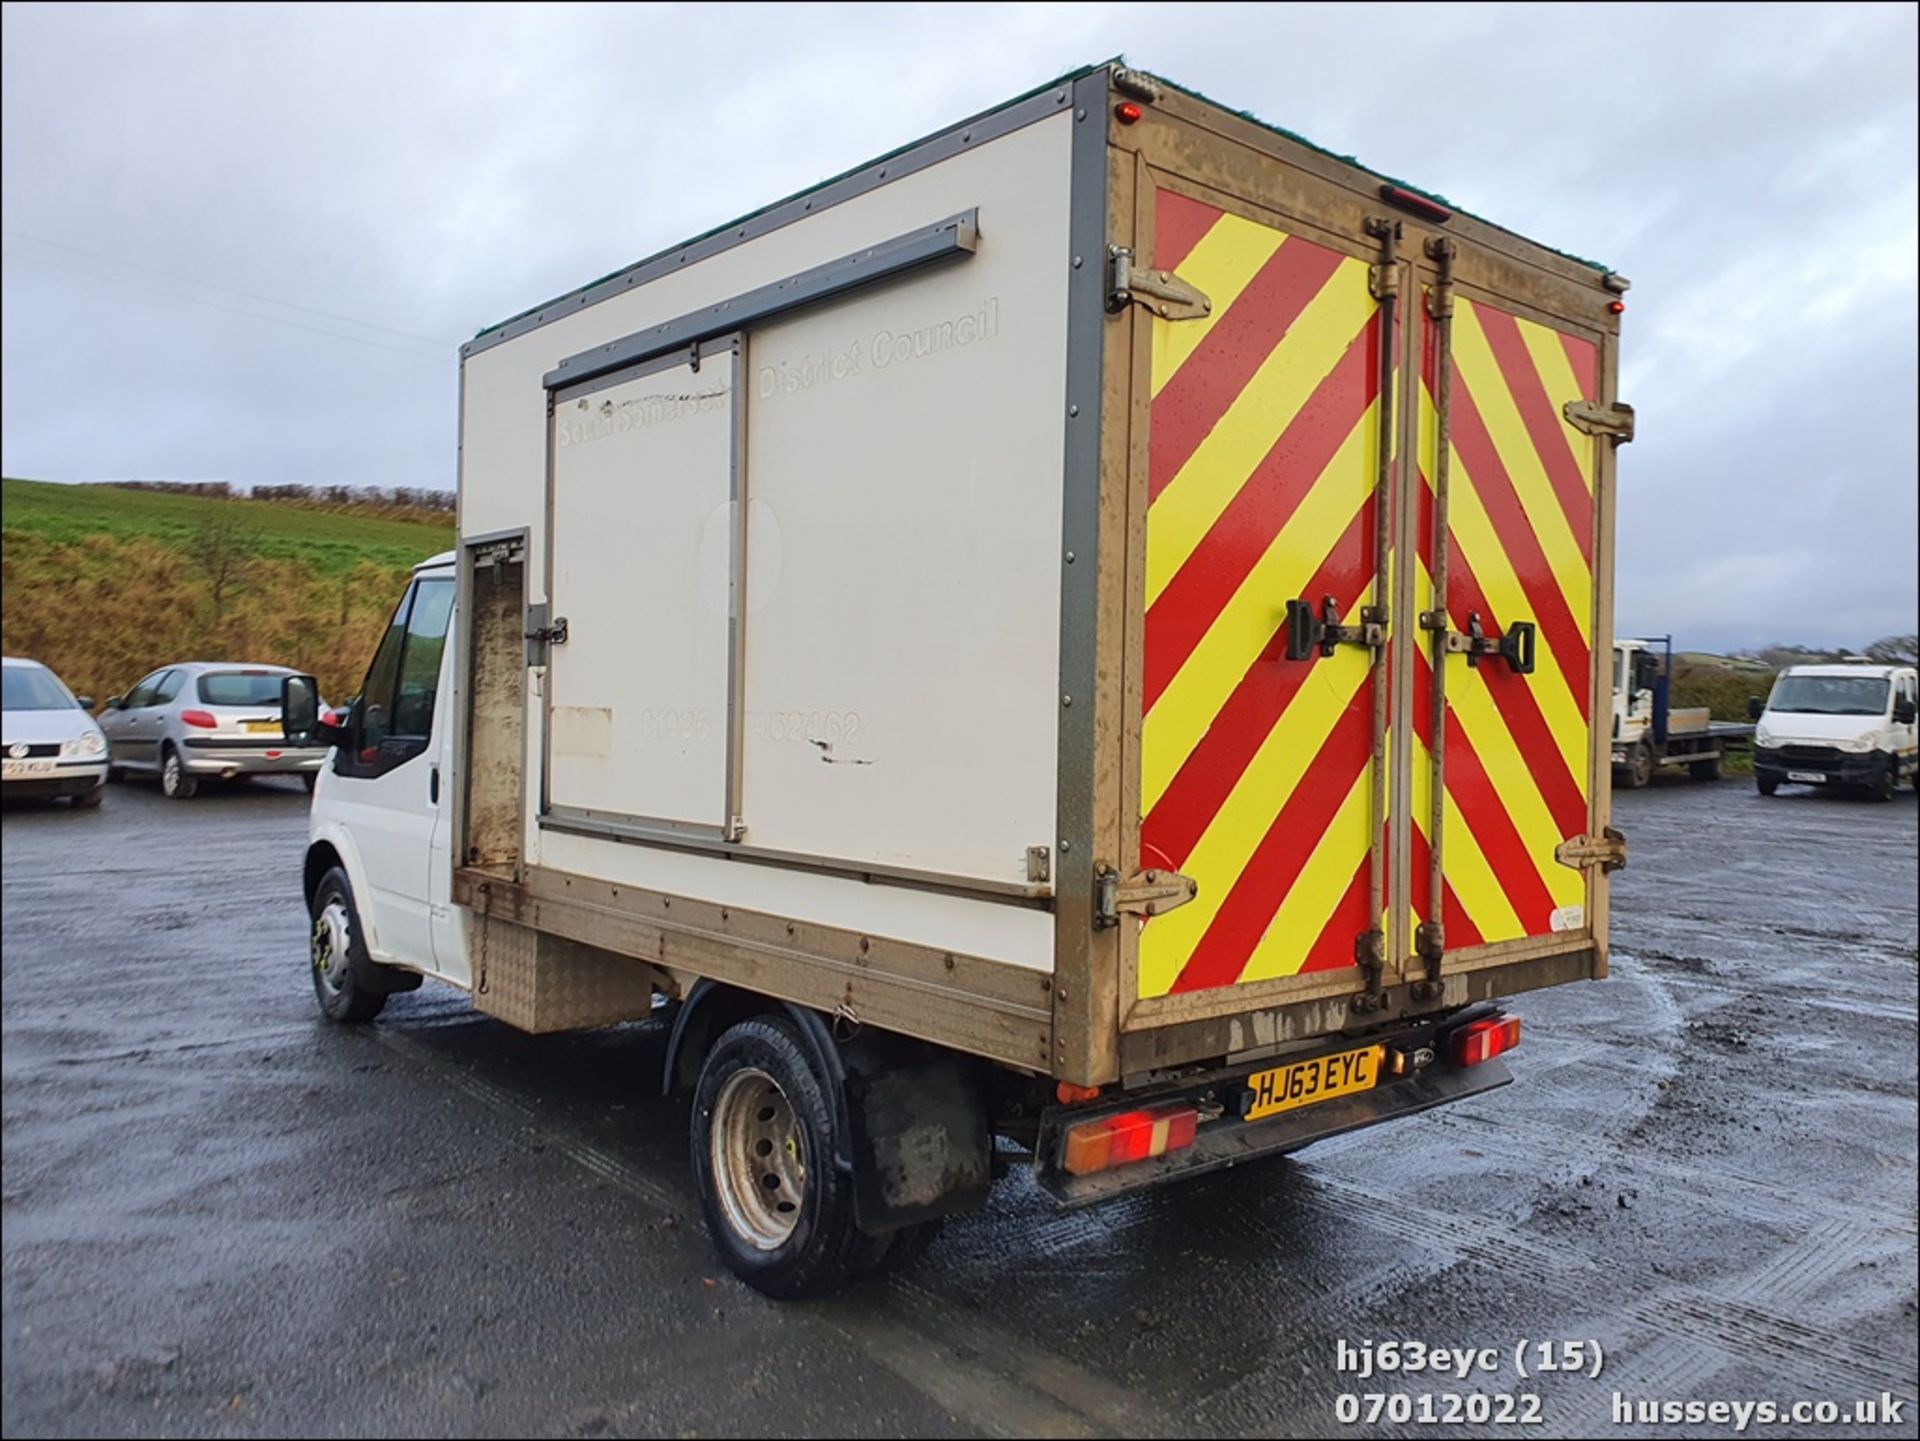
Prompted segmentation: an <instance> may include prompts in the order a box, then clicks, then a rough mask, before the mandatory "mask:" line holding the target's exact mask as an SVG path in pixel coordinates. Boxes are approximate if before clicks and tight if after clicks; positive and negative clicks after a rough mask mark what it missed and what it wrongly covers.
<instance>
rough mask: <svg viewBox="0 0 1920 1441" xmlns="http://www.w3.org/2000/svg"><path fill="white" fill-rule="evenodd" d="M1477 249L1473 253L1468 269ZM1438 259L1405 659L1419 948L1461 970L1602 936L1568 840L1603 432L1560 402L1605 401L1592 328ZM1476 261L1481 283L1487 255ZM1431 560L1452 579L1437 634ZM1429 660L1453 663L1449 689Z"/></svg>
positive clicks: (1466, 260) (1425, 334)
mask: <svg viewBox="0 0 1920 1441" xmlns="http://www.w3.org/2000/svg"><path fill="white" fill-rule="evenodd" d="M1440 245H1441V242H1438V241H1436V242H1435V246H1436V247H1438V246H1440ZM1475 259H1476V257H1473V256H1471V255H1463V256H1462V257H1461V261H1462V269H1463V270H1464V271H1465V272H1466V273H1468V274H1471V273H1473V271H1474V266H1473V264H1472V262H1473V261H1474V260H1475ZM1425 260H1426V257H1424V256H1423V268H1422V274H1421V283H1420V286H1419V289H1418V294H1419V296H1420V298H1421V302H1422V303H1421V305H1420V307H1419V310H1418V312H1417V314H1416V317H1415V319H1416V320H1417V323H1418V326H1419V337H1420V339H1419V345H1420V366H1419V372H1418V376H1417V389H1418V394H1417V398H1416V403H1417V407H1418V409H1417V422H1418V442H1417V446H1416V457H1415V458H1416V462H1417V464H1416V468H1415V473H1414V476H1413V483H1414V501H1415V506H1416V520H1417V527H1418V530H1417V534H1418V539H1417V541H1416V542H1415V546H1416V550H1417V555H1416V556H1415V558H1414V566H1413V569H1412V574H1411V579H1412V581H1413V586H1414V597H1413V606H1414V608H1416V609H1417V610H1419V611H1422V612H1426V613H1427V614H1428V616H1429V618H1430V619H1429V623H1428V626H1427V637H1426V638H1423V639H1424V643H1423V644H1422V645H1421V646H1419V647H1417V648H1415V649H1416V654H1415V656H1414V657H1413V658H1412V659H1413V669H1412V674H1413V692H1414V696H1413V699H1414V705H1413V724H1412V726H1411V727H1410V729H1411V730H1412V736H1411V740H1412V752H1413V753H1412V756H1411V763H1412V804H1411V807H1410V809H1411V812H1412V820H1413V822H1414V826H1413V831H1412V835H1411V842H1412V845H1411V855H1410V862H1411V864H1410V866H1409V871H1410V876H1409V881H1410V900H1411V904H1412V907H1413V910H1414V912H1415V919H1416V920H1417V922H1418V923H1419V925H1420V927H1421V928H1423V929H1418V930H1416V932H1415V935H1416V942H1415V946H1416V949H1417V950H1418V949H1423V948H1431V949H1433V950H1434V951H1435V952H1436V953H1437V954H1436V956H1435V959H1436V961H1438V960H1439V959H1440V955H1439V954H1438V953H1444V957H1445V963H1446V966H1447V967H1448V968H1450V969H1451V968H1454V967H1457V966H1461V965H1465V964H1470V963H1471V962H1472V961H1473V960H1474V959H1476V958H1489V957H1497V956H1499V955H1501V954H1510V953H1512V952H1514V951H1515V950H1516V949H1519V948H1520V946H1519V945H1518V943H1528V944H1527V945H1526V949H1529V950H1531V951H1532V952H1535V953H1538V952H1540V951H1541V950H1542V949H1543V946H1544V945H1546V944H1547V943H1546V942H1543V941H1541V940H1540V939H1538V938H1551V939H1552V941H1555V942H1558V943H1561V944H1564V945H1566V946H1568V947H1570V948H1571V947H1574V946H1577V945H1583V944H1585V943H1587V941H1588V940H1589V938H1590V934H1591V928H1590V926H1589V924H1588V918H1587V897H1586V889H1587V881H1586V877H1585V874H1584V872H1582V871H1581V870H1579V869H1576V868H1574V867H1572V866H1569V865H1566V864H1562V863H1561V862H1560V861H1559V860H1558V859H1556V851H1557V850H1558V849H1559V848H1560V846H1561V845H1562V843H1563V842H1567V841H1571V840H1574V839H1575V838H1577V837H1579V836H1581V835H1583V834H1585V833H1587V831H1588V830H1589V826H1590V824H1591V817H1592V816H1593V814H1594V797H1593V791H1594V789H1595V785H1596V780H1597V777H1596V764H1595V759H1594V757H1595V740H1594V735H1593V731H1592V727H1591V724H1590V721H1591V716H1592V712H1593V708H1594V706H1595V704H1596V690H1595V685H1596V681H1595V669H1594V664H1593V656H1594V645H1593V632H1594V626H1595V622H1596V619H1597V615H1598V611H1597V608H1596V600H1597V597H1596V594H1595V589H1596V588H1595V573H1596V572H1595V538H1596V534H1597V532H1598V529H1599V526H1598V520H1599V509H1598V505H1597V501H1596V493H1595V492H1596V480H1597V460H1598V456H1597V447H1598V445H1600V444H1601V443H1602V442H1600V441H1599V440H1597V439H1596V438H1595V437H1594V436H1592V435H1590V434H1587V433H1583V432H1582V431H1581V430H1579V429H1576V428H1575V426H1574V425H1573V424H1572V423H1571V422H1570V421H1569V420H1568V419H1567V416H1566V410H1567V407H1568V404H1569V402H1572V403H1573V404H1574V405H1575V407H1576V409H1577V408H1578V406H1579V404H1580V403H1581V402H1587V403H1592V402H1595V401H1597V400H1598V398H1599V362H1600V352H1599V347H1598V345H1597V344H1596V343H1595V342H1596V339H1597V337H1594V336H1591V335H1588V334H1582V333H1579V332H1578V331H1577V330H1573V329H1562V328H1559V327H1557V326H1556V325H1555V324H1554V323H1552V322H1550V321H1549V320H1548V319H1547V318H1546V317H1545V315H1544V313H1542V312H1535V313H1534V315H1531V316H1529V315H1525V314H1522V313H1520V311H1521V310H1522V309H1523V308H1524V307H1522V306H1520V305H1517V304H1516V303H1514V302H1512V301H1503V300H1499V299H1496V298H1495V297H1494V295H1492V294H1489V293H1488V292H1486V291H1485V290H1482V289H1477V288H1476V287H1474V286H1472V285H1469V284H1460V285H1458V286H1456V285H1454V284H1451V283H1449V282H1450V281H1451V279H1452V276H1451V272H1452V270H1453V269H1454V256H1453V254H1452V253H1451V252H1450V251H1448V252H1447V253H1446V254H1445V263H1444V264H1443V265H1437V266H1436V265H1432V264H1426V263H1424V262H1425ZM1478 269H1479V272H1480V276H1481V279H1482V280H1483V282H1484V281H1485V280H1486V279H1488V278H1489V273H1488V270H1487V267H1485V266H1484V265H1482V266H1480V267H1478ZM1415 378H1416V377H1410V379H1415ZM1443 381H1444V384H1443ZM1443 447H1444V452H1445V453H1444V456H1443V455H1442V448H1443ZM1442 490H1444V492H1445V494H1444V497H1443V496H1442V494H1441V492H1442ZM1441 515H1444V517H1445V527H1444V532H1445V533H1444V536H1442V535H1439V534H1437V533H1436V531H1437V527H1438V526H1439V524H1440V522H1439V519H1438V517H1439V516H1441ZM1436 572H1439V574H1440V576H1441V578H1442V579H1443V583H1444V585H1445V588H1446V598H1445V606H1444V612H1445V621H1446V624H1445V628H1444V631H1442V630H1441V627H1440V626H1439V625H1438V624H1437V620H1438V612H1437V610H1436V608H1435V605H1434V593H1433V592H1434V584H1435V578H1436ZM1436 633H1440V634H1448V633H1450V634H1452V635H1455V636H1461V635H1464V636H1467V637H1469V638H1471V637H1473V636H1475V635H1484V636H1487V637H1494V636H1498V637H1502V638H1503V639H1506V640H1507V645H1506V647H1505V651H1504V653H1503V652H1502V651H1501V650H1500V649H1493V648H1490V649H1488V650H1486V651H1484V652H1482V653H1476V652H1475V651H1472V650H1465V651H1463V650H1458V649H1452V650H1449V649H1447V648H1445V647H1444V646H1440V645H1437V644H1435V643H1434V642H1433V640H1432V639H1431V637H1432V636H1434V635H1435V634H1436ZM1457 644H1458V642H1456V645H1457ZM1436 665H1438V666H1441V667H1443V668H1444V677H1443V684H1442V686H1441V687H1440V690H1441V692H1442V693H1441V694H1440V695H1438V696H1436V695H1435V693H1434V676H1435V667H1436ZM1436 702H1438V703H1439V711H1438V727H1439V728H1440V729H1443V730H1444V739H1443V740H1442V741H1440V742H1439V743H1438V744H1439V745H1441V746H1442V747H1443V753H1442V754H1439V755H1436V754H1435V747H1436V739H1435V732H1436V709H1435V707H1436ZM1601 708H1602V712H1603V713H1605V710H1606V707H1605V705H1604V703H1601ZM1436 761H1438V762H1439V764H1438V765H1437V766H1436ZM1436 776H1438V777H1439V778H1440V782H1441V785H1440V793H1441V795H1442V796H1443V803H1442V806H1441V808H1439V809H1436V808H1435V806H1434V798H1435V787H1434V780H1435V777H1436ZM1436 831H1437V832H1438V834H1439V835H1440V837H1441V838H1442V844H1441V854H1440V855H1439V857H1438V860H1437V864H1436V861H1435V857H1434V854H1433V851H1432V849H1431V847H1432V842H1433V838H1434V835H1435V832H1436ZM1436 882H1437V883H1438V890H1439V892H1440V894H1439V897H1438V898H1436V896H1435V889H1436ZM1436 899H1437V900H1438V911H1439V913H1438V915H1437V916H1436ZM1436 919H1437V920H1439V921H1441V922H1442V924H1441V925H1440V926H1438V927H1434V926H1433V925H1432V922H1434V921H1435V920H1436Z"/></svg>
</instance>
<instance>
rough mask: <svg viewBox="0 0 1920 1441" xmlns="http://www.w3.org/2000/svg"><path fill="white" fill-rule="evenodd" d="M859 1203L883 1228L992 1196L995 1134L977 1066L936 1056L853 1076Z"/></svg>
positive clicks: (867, 1226) (869, 1226)
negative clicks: (931, 1058) (990, 1191)
mask: <svg viewBox="0 0 1920 1441" xmlns="http://www.w3.org/2000/svg"><path fill="white" fill-rule="evenodd" d="M846 1098H847V1120H848V1123H849V1130H850V1139H851V1141H852V1150H853V1182H854V1211H855V1214H856V1215H857V1216H858V1217H859V1221H860V1226H861V1229H862V1230H865V1231H870V1232H874V1233H875V1234H878V1233H879V1232H882V1231H893V1230H898V1229H899V1228H900V1227H902V1226H911V1225H914V1224H916V1223H918V1222H921V1221H931V1220H934V1219H935V1218H937V1217H940V1216H948V1215H952V1214H953V1213H955V1212H957V1211H971V1210H977V1209H978V1208H979V1207H981V1206H983V1205H985V1204H986V1199H987V1188H988V1186H989V1185H990V1183H991V1182H992V1179H993V1135H992V1132H991V1131H990V1130H989V1128H988V1124H987V1107H986V1099H985V1096H984V1095H983V1094H982V1092H981V1089H980V1087H979V1085H978V1084H977V1081H976V1079H975V1076H974V1073H973V1071H972V1069H971V1068H970V1067H968V1066H967V1065H966V1064H965V1063H964V1062H962V1061H959V1060H957V1059H944V1058H942V1059H935V1060H929V1061H924V1062H920V1063H918V1064H913V1065H906V1066H898V1067H891V1068H889V1069H885V1070H880V1071H876V1072H872V1073H866V1074H862V1073H858V1072H855V1073H852V1074H849V1075H848V1077H847V1082H846Z"/></svg>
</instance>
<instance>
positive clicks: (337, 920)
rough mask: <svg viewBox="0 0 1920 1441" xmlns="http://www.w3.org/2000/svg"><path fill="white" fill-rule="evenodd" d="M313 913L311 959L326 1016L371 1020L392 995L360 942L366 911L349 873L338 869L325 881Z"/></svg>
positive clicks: (318, 888)
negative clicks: (380, 983) (359, 903)
mask: <svg viewBox="0 0 1920 1441" xmlns="http://www.w3.org/2000/svg"><path fill="white" fill-rule="evenodd" d="M309 910H310V914H311V915H312V917H313V928H312V931H311V933H310V940H309V945H308V955H309V957H310V958H311V960H312V962H313V966H312V969H313V994H314V999H316V1000H317V1001H319V1002H320V1011H321V1014H323V1015H324V1016H325V1017H326V1018H327V1019H328V1020H330V1021H339V1022H341V1023H343V1024H346V1025H358V1024H360V1023H361V1022H364V1021H371V1020H372V1019H373V1018H374V1017H375V1016H377V1015H379V1014H380V1008H381V1007H382V1006H384V1005H386V1003H387V993H386V992H385V991H384V990H382V989H378V988H377V987H376V985H375V984H374V982H375V977H374V974H373V958H372V957H371V956H369V955H368V954H367V945H366V942H365V941H363V940H362V939H361V938H360V911H359V908H358V907H357V906H355V905H354V903H353V887H352V885H351V884H350V883H349V882H348V880H347V873H346V872H345V871H343V870H341V869H340V867H338V866H335V867H334V868H333V869H332V870H330V871H328V872H327V873H326V874H325V875H324V876H322V877H321V878H320V884H319V885H318V886H316V887H314V891H313V904H312V906H311V907H310V908H309Z"/></svg>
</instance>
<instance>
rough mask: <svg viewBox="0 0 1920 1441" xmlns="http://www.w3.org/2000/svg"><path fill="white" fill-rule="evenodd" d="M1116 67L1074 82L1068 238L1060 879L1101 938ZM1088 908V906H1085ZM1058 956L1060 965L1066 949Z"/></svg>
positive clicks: (1069, 903)
mask: <svg viewBox="0 0 1920 1441" xmlns="http://www.w3.org/2000/svg"><path fill="white" fill-rule="evenodd" d="M1106 96H1107V76H1106V72H1105V71H1104V70H1103V71H1099V72H1096V73H1095V74H1094V75H1092V76H1089V77H1086V78H1083V79H1082V80H1080V81H1079V82H1078V84H1076V85H1075V87H1074V109H1075V120H1074V131H1073V150H1072V164H1071V171H1070V177H1071V178H1070V185H1071V192H1070V195H1069V198H1068V219H1067V236H1068V250H1069V251H1070V252H1071V254H1070V255H1068V256H1063V257H1062V261H1063V262H1064V263H1066V264H1067V265H1068V267H1069V268H1068V271H1067V276H1068V281H1067V386H1066V390H1067V408H1066V414H1065V415H1064V416H1063V417H1062V418H1061V424H1062V425H1063V426H1064V428H1065V432H1066V436H1065V438H1066V453H1065V474H1064V478H1063V484H1062V491H1063V500H1062V513H1061V525H1060V545H1061V556H1060V696H1059V718H1060V719H1059V781H1058V790H1057V792H1056V798H1055V807H1056V814H1055V837H1054V845H1055V847H1056V853H1055V861H1054V870H1053V886H1054V894H1055V895H1057V896H1059V897H1060V898H1061V910H1060V914H1061V916H1062V918H1063V921H1064V925H1063V929H1062V932H1061V934H1062V936H1063V937H1067V938H1070V941H1071V943H1072V944H1074V945H1076V946H1080V947H1085V946H1087V945H1088V944H1090V940H1091V936H1092V921H1091V915H1092V912H1091V907H1092V904H1093V859H1094V858H1093V806H1094V791H1095V784H1094V782H1095V776H1094V765H1095V763H1096V760H1095V735H1094V722H1095V713H1096V709H1097V707H1096V706H1095V704H1094V699H1095V697H1094V687H1095V677H1096V674H1097V669H1098V667H1097V664H1096V651H1097V645H1098V636H1099V622H1100V614H1099V610H1100V553H1099V543H1100V393H1101V388H1102V366H1101V353H1102V349H1103V345H1104V342H1105V338H1106V323H1107V315H1106V294H1105V279H1104V277H1105V275H1106V265H1105V256H1106V243H1107V125H1106ZM1083 906H1084V907H1086V908H1087V910H1086V912H1085V913H1084V914H1080V913H1078V911H1079V908H1080V907H1083ZM1055 964H1056V966H1058V965H1059V964H1060V957H1059V952H1058V950H1057V949H1056V953H1055Z"/></svg>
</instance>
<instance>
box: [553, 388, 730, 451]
mask: <svg viewBox="0 0 1920 1441" xmlns="http://www.w3.org/2000/svg"><path fill="white" fill-rule="evenodd" d="M731 393H732V392H731V391H730V390H729V388H728V387H726V386H724V385H723V386H721V387H720V388H719V389H718V390H707V391H695V392H691V393H689V392H685V391H672V392H667V393H664V394H654V395H633V396H629V397H627V399H625V400H620V401H616V400H613V399H611V398H608V399H605V400H601V401H598V402H597V403H596V401H595V400H594V399H593V397H591V396H585V397H582V398H581V399H580V400H577V401H575V402H574V406H573V408H572V409H571V410H568V411H563V412H560V413H557V414H555V416H554V419H553V443H554V444H555V445H556V446H557V447H559V448H560V449H561V450H565V449H567V448H568V447H569V446H575V445H586V444H588V443H589V442H591V441H595V440H605V439H606V438H607V437H608V436H610V435H625V434H627V433H628V432H629V431H634V430H645V429H647V428H648V427H650V426H655V425H664V424H666V423H667V422H668V421H670V420H679V419H681V418H682V417H684V416H689V415H699V414H700V413H702V412H703V411H709V410H719V409H721V408H722V407H723V406H724V405H725V404H726V402H727V400H728V398H729V396H730V395H731Z"/></svg>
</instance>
